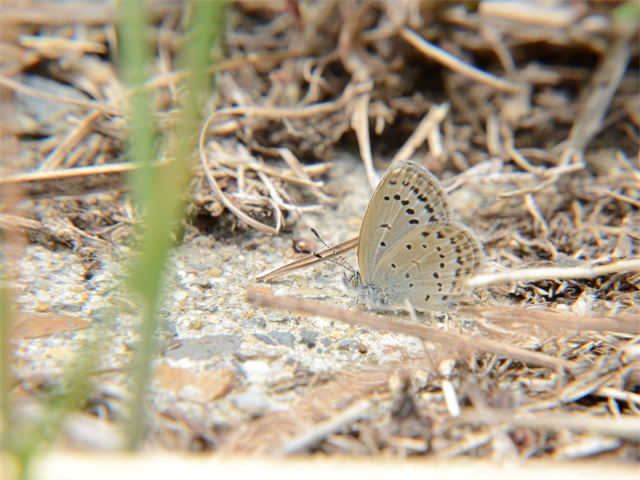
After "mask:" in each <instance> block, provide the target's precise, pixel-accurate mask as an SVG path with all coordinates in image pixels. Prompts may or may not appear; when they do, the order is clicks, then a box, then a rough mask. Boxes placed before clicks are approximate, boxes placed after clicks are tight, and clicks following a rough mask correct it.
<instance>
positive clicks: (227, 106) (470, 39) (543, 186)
mask: <svg viewBox="0 0 640 480" xmlns="http://www.w3.org/2000/svg"><path fill="white" fill-rule="evenodd" d="M148 3H149V7H150V10H151V19H152V24H151V25H150V26H149V27H148V36H149V38H150V39H153V41H154V44H155V46H156V51H157V62H156V63H155V65H154V71H153V72H150V76H149V80H148V82H147V85H146V88H147V89H148V91H149V92H150V93H151V94H152V95H153V99H154V102H153V104H154V108H155V111H154V112H153V115H154V119H155V125H154V126H155V128H156V129H157V131H158V132H159V133H160V134H161V137H160V138H161V139H162V140H161V141H159V143H158V160H157V162H158V164H161V163H163V162H170V161H172V159H171V158H168V157H167V156H166V155H165V154H164V153H163V152H164V151H165V150H166V149H167V146H168V145H171V143H172V142H174V141H175V138H174V137H175V134H176V132H175V130H174V128H173V127H174V126H175V123H176V118H177V113H176V112H177V109H179V108H180V106H181V95H183V94H184V92H183V90H182V81H183V80H184V78H185V75H186V73H185V72H183V71H181V70H179V69H177V67H176V65H175V55H176V52H177V50H178V48H179V46H180V45H181V44H182V43H183V42H185V41H188V40H187V39H185V37H184V32H183V30H182V26H183V25H184V24H185V21H184V20H185V18H186V17H187V16H188V15H189V9H188V8H186V6H185V5H184V4H182V3H178V2H148ZM513 5H514V4H509V3H505V2H488V1H481V2H478V4H477V10H475V11H467V10H466V9H465V7H464V6H463V5H456V4H453V3H448V2H430V1H410V2H385V1H380V2H356V1H340V2H322V1H309V2H301V1H278V2H276V1H274V2H266V3H263V2H254V1H250V0H238V1H236V2H234V3H232V4H231V7H230V10H229V12H228V19H227V24H226V32H225V36H224V59H222V56H221V55H220V54H219V53H217V52H216V55H217V56H218V57H219V58H218V61H216V62H212V67H211V72H212V75H213V77H214V78H215V83H216V89H215V94H214V95H212V96H211V98H208V99H204V101H203V112H204V113H205V116H206V122H205V123H204V124H203V126H202V130H201V131H200V132H198V135H199V149H198V150H199V151H198V152H194V175H193V180H192V182H191V184H190V187H189V190H188V191H187V192H185V195H186V196H187V198H188V199H189V204H188V207H187V214H188V220H189V221H188V223H189V224H188V225H187V228H186V230H185V232H186V233H185V241H188V240H190V239H193V238H194V237H196V236H197V235H198V234H200V233H207V232H209V231H211V230H213V231H215V232H217V233H219V234H220V236H223V233H224V232H227V231H228V230H230V229H238V230H243V229H244V228H245V226H248V227H251V229H253V230H258V231H260V232H265V233H268V234H274V235H275V234H279V233H282V232H283V231H291V230H293V229H294V228H295V227H296V225H297V223H298V222H299V220H300V219H302V218H304V216H305V214H307V213H312V212H317V211H324V210H323V209H326V208H340V198H341V197H340V195H341V192H340V191H334V190H332V189H331V188H330V185H327V184H325V181H324V180H325V179H326V178H327V174H328V173H330V172H331V169H332V167H333V165H332V163H329V162H328V161H329V160H331V161H332V162H333V163H334V164H335V162H337V161H338V157H339V155H340V152H341V151H343V150H344V149H345V148H350V146H351V145H356V146H357V149H358V151H359V154H360V157H361V158H362V160H363V161H364V163H365V169H366V173H367V178H368V182H369V184H370V185H371V186H374V185H375V183H376V181H377V178H378V176H377V173H376V168H375V167H378V168H384V167H385V166H386V165H388V164H387V163H386V162H384V161H383V160H390V159H398V158H406V157H412V158H414V159H416V160H418V161H420V162H422V163H424V164H425V165H426V166H427V167H428V168H429V169H430V170H431V171H433V172H434V173H435V174H436V175H438V176H439V177H440V178H442V180H443V183H444V184H445V186H447V189H448V191H449V192H456V193H458V194H460V195H459V197H458V198H459V205H458V206H457V211H458V212H459V213H460V214H461V215H462V216H464V217H465V222H466V223H467V224H469V225H471V226H472V227H473V228H474V229H475V231H476V232H477V233H478V234H479V235H480V237H481V239H482V240H483V242H484V244H485V248H486V251H487V253H488V255H489V257H490V260H491V262H490V268H489V270H493V272H489V271H487V276H486V277H484V278H482V277H479V278H478V279H477V280H476V281H477V286H481V285H484V286H483V287H482V288H481V289H479V290H478V291H477V295H476V299H475V300H476V305H475V306H470V307H464V308H463V309H461V310H460V311H458V314H459V315H460V316H461V318H474V319H475V322H474V323H473V324H472V325H473V326H470V325H469V322H466V323H465V322H463V323H460V324H459V327H456V328H458V329H459V330H460V331H459V332H458V333H455V335H458V336H457V337H456V339H457V340H456V342H458V343H456V342H449V343H447V342H445V341H443V336H442V335H440V336H437V335H436V334H438V333H449V332H444V331H442V330H441V329H436V328H431V330H432V331H433V335H435V337H431V339H433V338H438V339H439V340H438V345H439V347H438V348H437V349H435V350H434V349H433V348H426V347H425V353H424V355H423V356H422V357H420V358H416V357H415V356H414V357H411V358H408V357H407V358H404V359H402V361H398V362H396V363H394V364H389V365H386V366H385V367H384V368H382V367H380V366H376V365H371V369H370V371H368V372H360V373H358V374H353V375H354V376H349V375H350V374H348V373H343V374H340V375H337V376H336V377H335V378H333V377H332V376H329V377H324V378H323V377H322V374H321V373H313V372H305V371H302V370H301V371H299V372H298V373H299V374H300V377H299V378H297V379H296V380H295V381H294V382H292V383H291V384H288V385H284V386H283V385H270V387H269V388H273V389H274V391H277V390H278V389H279V388H280V389H281V390H280V391H286V392H294V391H299V392H301V391H304V392H306V395H304V396H299V397H296V398H297V403H296V402H295V401H291V399H289V401H290V402H291V403H290V404H289V405H290V410H289V412H288V413H286V414H285V413H281V412H280V413H278V412H275V413H274V412H272V413H268V414H264V415H262V414H260V415H262V416H261V418H258V419H257V420H254V421H252V422H248V423H246V424H244V425H241V424H240V423H238V422H237V421H235V422H234V421H233V420H231V419H229V418H227V419H224V421H220V422H219V423H216V422H215V421H214V422H213V426H212V427H211V426H208V425H205V423H204V422H203V421H200V420H199V419H200V418H202V417H203V414H201V413H198V412H196V411H195V410H191V411H189V412H188V413H185V412H184V411H183V410H179V409H173V410H170V411H169V410H167V411H153V412H151V415H152V418H153V421H152V426H151V431H150V443H151V444H153V445H162V446H164V447H165V448H184V449H200V448H202V449H213V450H221V451H225V452H239V451H242V452H248V451H252V452H253V451H270V452H272V453H287V452H300V451H305V450H321V451H324V452H327V453H331V454H337V453H348V454H368V455H380V454H392V455H414V454H424V453H425V452H426V453H427V454H429V453H431V452H435V453H436V454H438V455H441V456H445V457H454V456H459V455H470V456H474V457H485V456H491V457H493V458H503V457H509V456H516V457H519V458H529V457H543V458H551V457H552V458H558V459H567V458H578V457H581V456H587V455H595V454H601V455H602V456H603V457H604V458H622V459H631V460H634V461H638V459H639V458H640V453H639V451H638V437H637V432H638V421H639V420H638V418H639V417H638V416H639V415H640V396H639V393H638V388H639V385H640V375H639V374H638V372H640V368H639V367H640V350H639V346H638V340H639V339H640V337H639V336H638V335H639V333H640V332H639V329H638V315H639V313H640V308H639V302H640V294H639V292H638V289H639V287H640V273H639V272H638V270H639V269H638V261H639V260H638V259H639V256H638V255H639V253H638V243H639V241H640V228H639V217H638V209H639V207H640V201H638V198H639V197H640V171H639V169H638V147H639V145H640V135H639V134H638V129H639V127H640V125H639V118H640V113H639V109H638V105H639V104H640V90H639V87H638V85H639V79H640V76H639V74H638V18H637V16H636V17H629V16H626V17H625V16H621V15H620V14H619V13H620V12H619V11H620V10H621V8H622V7H626V6H628V5H625V4H624V3H623V2H612V3H602V2H580V3H574V2H558V3H557V4H555V6H548V5H546V4H542V3H538V2H526V3H525V2H516V3H515V5H516V8H512V7H513ZM52 12H55V14H52ZM116 12H117V10H116V8H115V5H114V4H111V3H107V4H101V5H99V6H98V5H88V4H84V5H80V6H77V5H74V6H73V7H71V6H66V5H57V4H49V3H44V2H38V3H37V4H24V3H12V2H5V3H4V5H3V7H2V12H1V13H2V28H3V29H10V31H11V32H13V34H14V36H13V38H14V41H13V43H4V44H3V45H2V48H3V49H4V50H5V51H6V52H7V54H6V55H3V64H2V66H1V69H2V70H1V72H0V86H2V88H4V89H10V90H12V91H13V92H14V105H13V108H14V111H15V122H14V128H15V133H16V134H17V136H18V139H19V155H18V156H16V158H11V159H7V158H4V159H3V164H2V172H1V173H2V176H1V178H0V183H1V184H2V186H3V188H6V187H8V186H10V185H20V186H21V187H22V188H23V189H24V197H23V200H24V201H23V202H22V203H21V214H20V215H17V214H16V215H14V214H11V215H3V216H2V219H1V222H2V223H1V226H2V229H3V230H5V231H6V230H7V229H12V230H19V231H25V232H27V233H28V235H29V238H30V240H31V241H32V242H37V243H40V244H43V245H46V246H48V247H49V248H52V249H54V248H60V247H62V248H67V249H70V250H72V251H73V252H76V253H77V254H78V255H79V258H80V259H81V260H82V261H83V262H84V263H83V264H84V266H85V277H86V279H87V280H89V279H90V278H91V277H92V276H93V275H94V274H99V273H100V271H101V268H102V265H101V262H100V258H101V257H102V255H104V254H105V252H110V251H112V249H113V248H114V246H118V245H123V244H128V245H135V235H134V234H135V228H136V225H137V224H138V223H139V214H138V212H136V210H135V207H134V206H133V205H132V203H131V200H130V198H129V197H128V195H127V190H126V186H125V184H124V183H123V178H124V177H123V176H122V174H123V173H124V172H127V171H130V170H133V169H136V168H137V166H136V164H135V163H133V161H132V159H130V158H128V157H127V155H126V148H125V145H126V141H127V137H128V130H127V122H128V118H127V98H128V96H129V95H131V92H128V91H127V89H126V88H125V86H124V83H123V81H122V79H121V78H120V77H119V74H118V72H117V69H116V68H115V67H114V65H113V63H112V62H113V60H114V59H115V58H116V55H117V49H118V43H117V32H116V29H115V26H114V21H115V20H116ZM7 31H8V30H7ZM3 108H4V106H3ZM196 157H197V158H196ZM254 234H255V235H256V236H257V238H262V237H260V235H261V234H259V233H257V232H254ZM354 245H355V242H354V241H353V240H351V241H347V242H345V244H344V245H342V247H344V249H348V248H352V247H353V246H354ZM214 248H215V245H214ZM325 253H328V252H325ZM323 254H324V253H323ZM311 260H312V259H311V258H307V259H301V260H298V263H297V264H296V265H295V267H294V268H297V267H298V266H300V265H307V264H309V263H310V261H311ZM305 262H306V263H305ZM215 268H217V267H215ZM288 271H291V270H285V271H282V270H277V271H276V272H269V273H268V274H265V275H263V278H265V279H269V278H274V277H275V276H276V275H280V274H284V273H287V272H288ZM585 272H586V273H585ZM272 274H273V275H272ZM219 275H220V274H219V273H218V274H217V275H215V274H212V277H214V278H216V277H217V276H219ZM497 282H500V283H497ZM252 295H254V296H255V295H256V294H255V292H253V293H252ZM273 298H276V297H273ZM280 300H281V301H284V300H286V299H280ZM278 305H280V306H281V307H286V306H287V305H288V308H294V309H295V308H301V306H300V305H297V306H296V305H291V304H286V301H285V302H284V303H278ZM306 308H310V309H311V310H310V311H311V312H313V313H314V314H317V315H328V313H327V312H328V310H327V307H324V306H319V305H317V306H311V307H309V306H308V307H306ZM334 313H335V312H334ZM351 314H358V315H363V314H359V313H358V312H346V313H337V315H339V316H340V315H341V316H342V317H339V318H343V319H345V318H346V317H348V316H349V315H351ZM356 316H357V315H356ZM447 318H449V317H447ZM407 321H408V320H407ZM403 325H404V328H405V330H404V331H406V332H408V333H411V334H414V335H415V334H416V332H417V330H416V329H424V330H429V329H427V328H426V327H419V326H417V325H412V324H409V323H403ZM447 325H449V323H447ZM385 328H388V330H394V329H397V328H399V327H398V326H397V325H391V324H387V326H386V327H385ZM422 333H423V334H424V336H422V337H421V338H425V337H428V335H427V334H428V333H429V332H426V333H425V332H422ZM460 333H463V334H464V335H459V334H460ZM451 335H454V332H451ZM465 335H468V337H465ZM279 338H280V340H279V341H282V342H286V341H287V340H286V338H285V337H283V336H280V337H279ZM451 338H453V337H451ZM464 338H467V340H464ZM263 341H265V342H267V341H271V342H275V340H273V339H272V338H271V337H269V338H266V336H265V338H264V340H263ZM474 345H475V346H474ZM489 346H492V348H493V349H490V348H489ZM494 347H495V348H494ZM348 348H352V347H351V346H349V345H347V349H348ZM353 348H357V349H359V351H360V352H361V353H363V354H365V353H366V351H367V347H366V345H364V344H361V345H356V346H355V347H353ZM516 352H517V354H516ZM538 357H539V358H538ZM535 358H538V359H540V358H545V359H547V360H548V361H547V363H545V362H535V361H533V360H532V359H535ZM236 361H239V362H246V361H247V359H243V358H238V359H237V360H236ZM249 361H252V360H249ZM20 365H22V363H21V364H20ZM254 366H255V365H254ZM115 368H116V369H117V368H122V367H121V366H119V367H115ZM161 368H164V370H162V369H161V372H162V371H165V370H166V369H167V368H169V367H161ZM256 368H257V367H256ZM166 372H171V375H170V379H166V378H165V379H164V380H162V379H161V381H164V382H165V383H167V382H168V384H171V385H173V387H172V388H174V387H175V388H174V389H177V390H178V391H180V392H182V394H181V395H182V396H183V397H184V396H186V397H188V398H194V395H195V396H197V395H200V397H202V398H205V399H206V401H205V402H204V403H199V404H198V405H200V407H202V408H204V409H206V402H215V401H216V399H218V398H219V397H224V396H225V395H226V394H227V392H228V391H231V390H232V389H233V388H234V387H233V375H232V374H229V373H225V371H223V372H222V373H220V374H219V378H218V377H217V376H216V375H213V374H211V373H205V372H199V373H197V374H196V373H189V374H188V375H187V374H185V377H184V378H180V377H179V376H176V377H175V378H174V376H173V373H174V372H172V371H170V370H166ZM166 372H165V374H166V375H169V373H166ZM18 377H19V378H23V381H22V384H21V385H19V386H18V387H16V388H17V389H18V390H19V391H18V390H16V392H13V393H14V394H15V395H14V396H15V397H20V395H23V394H24V395H26V394H27V393H28V392H34V391H37V390H38V389H39V388H40V387H41V386H42V384H41V383H39V382H38V381H36V380H33V379H34V378H35V377H34V376H33V375H31V376H28V375H27V376H23V377H20V376H19V375H18ZM210 377H211V378H210ZM214 377H215V378H214ZM193 378H206V379H207V380H206V381H204V380H203V383H204V387H203V388H205V391H204V393H203V392H202V391H201V392H199V393H198V392H195V393H194V392H193V391H190V390H189V389H188V388H186V386H185V383H188V382H189V381H190V380H191V379H193ZM114 382H115V381H114ZM207 382H209V383H207ZM212 385H213V386H212ZM99 389H100V390H99V391H98V392H96V398H99V399H101V400H100V401H103V400H104V399H105V398H111V399H113V398H115V399H118V401H120V400H121V399H122V398H124V397H125V396H126V393H123V392H122V387H121V386H118V385H116V384H115V383H113V384H110V383H109V382H107V383H104V382H103V383H101V386H100V387H99ZM207 389H208V390H207ZM296 389H297V390H296ZM212 392H213V393H212ZM200 397H199V398H200ZM291 398H293V397H291ZM343 410H344V411H343ZM218 425H224V428H223V427H219V429H218ZM217 429H218V430H217ZM225 429H226V430H225ZM71 443H72V444H74V442H73V441H71ZM75 443H76V444H77V443H78V442H75ZM112 443H113V442H111V443H109V445H111V444H112ZM603 452H609V453H607V454H605V453H603Z"/></svg>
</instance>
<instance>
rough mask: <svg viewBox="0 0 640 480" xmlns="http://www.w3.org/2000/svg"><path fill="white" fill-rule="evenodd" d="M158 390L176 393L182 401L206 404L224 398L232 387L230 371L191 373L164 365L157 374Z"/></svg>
mask: <svg viewBox="0 0 640 480" xmlns="http://www.w3.org/2000/svg"><path fill="white" fill-rule="evenodd" d="M157 376H158V377H157V378H158V380H159V382H160V388H163V389H166V390H172V391H174V392H176V394H177V395H178V397H180V398H181V399H182V400H189V401H192V402H199V403H207V402H210V401H212V400H215V399H216V398H221V397H224V396H225V395H226V394H227V393H229V391H230V390H231V388H232V387H233V380H234V378H235V375H234V373H233V371H232V370H229V369H221V370H216V371H211V372H200V373H193V372H190V371H189V370H187V369H185V368H173V367H171V366H169V365H167V364H166V363H165V364H163V365H161V366H160V368H159V369H158V372H157Z"/></svg>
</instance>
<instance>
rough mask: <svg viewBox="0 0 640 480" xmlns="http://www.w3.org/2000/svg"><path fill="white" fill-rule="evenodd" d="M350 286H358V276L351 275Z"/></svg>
mask: <svg viewBox="0 0 640 480" xmlns="http://www.w3.org/2000/svg"><path fill="white" fill-rule="evenodd" d="M351 286H352V287H353V288H358V287H359V286H360V279H359V278H358V277H353V278H352V279H351Z"/></svg>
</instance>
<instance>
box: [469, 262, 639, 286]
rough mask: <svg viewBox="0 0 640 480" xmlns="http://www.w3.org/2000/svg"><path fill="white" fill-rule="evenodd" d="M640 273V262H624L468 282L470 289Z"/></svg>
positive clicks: (519, 272) (508, 274)
mask: <svg viewBox="0 0 640 480" xmlns="http://www.w3.org/2000/svg"><path fill="white" fill-rule="evenodd" d="M637 271H640V260H623V261H619V262H615V263H610V264H609V265H600V266H597V267H591V268H585V267H575V268H560V267H550V268H527V269H524V270H514V271H510V272H503V273H494V274H489V275H478V276H476V277H473V278H470V279H469V280H468V281H467V286H469V287H470V288H478V287H483V286H486V285H492V284H496V283H506V282H521V281H535V280H577V279H581V278H596V277H600V276H603V275H609V274H612V273H627V272H637Z"/></svg>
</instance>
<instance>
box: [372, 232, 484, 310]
mask: <svg viewBox="0 0 640 480" xmlns="http://www.w3.org/2000/svg"><path fill="white" fill-rule="evenodd" d="M483 259H484V254H483V251H482V245H481V243H480V242H479V241H478V239H477V238H476V236H475V234H474V233H473V231H471V229H470V228H469V227H467V226H466V225H463V224H462V223H459V222H455V221H445V222H436V223H428V224H426V225H422V226H421V227H420V228H414V229H411V230H409V231H407V232H406V235H405V236H404V237H403V238H402V239H401V241H400V242H398V243H396V244H394V245H393V246H392V247H390V248H389V249H388V251H387V252H385V254H384V255H383V256H382V257H380V259H379V261H378V262H377V263H376V264H375V266H374V268H373V271H372V273H371V281H370V286H371V287H373V288H374V289H376V290H379V291H380V294H381V295H382V296H384V297H387V298H389V299H390V300H392V301H393V302H396V303H402V302H403V301H404V299H408V300H409V301H411V303H412V304H413V306H414V307H416V308H418V309H429V308H433V307H436V306H439V305H446V304H447V303H450V302H451V299H452V297H455V296H459V295H462V294H463V293H464V292H465V288H464V281H465V280H466V279H467V278H469V277H472V276H474V275H476V274H477V273H478V272H479V271H480V269H481V267H482V263H483Z"/></svg>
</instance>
